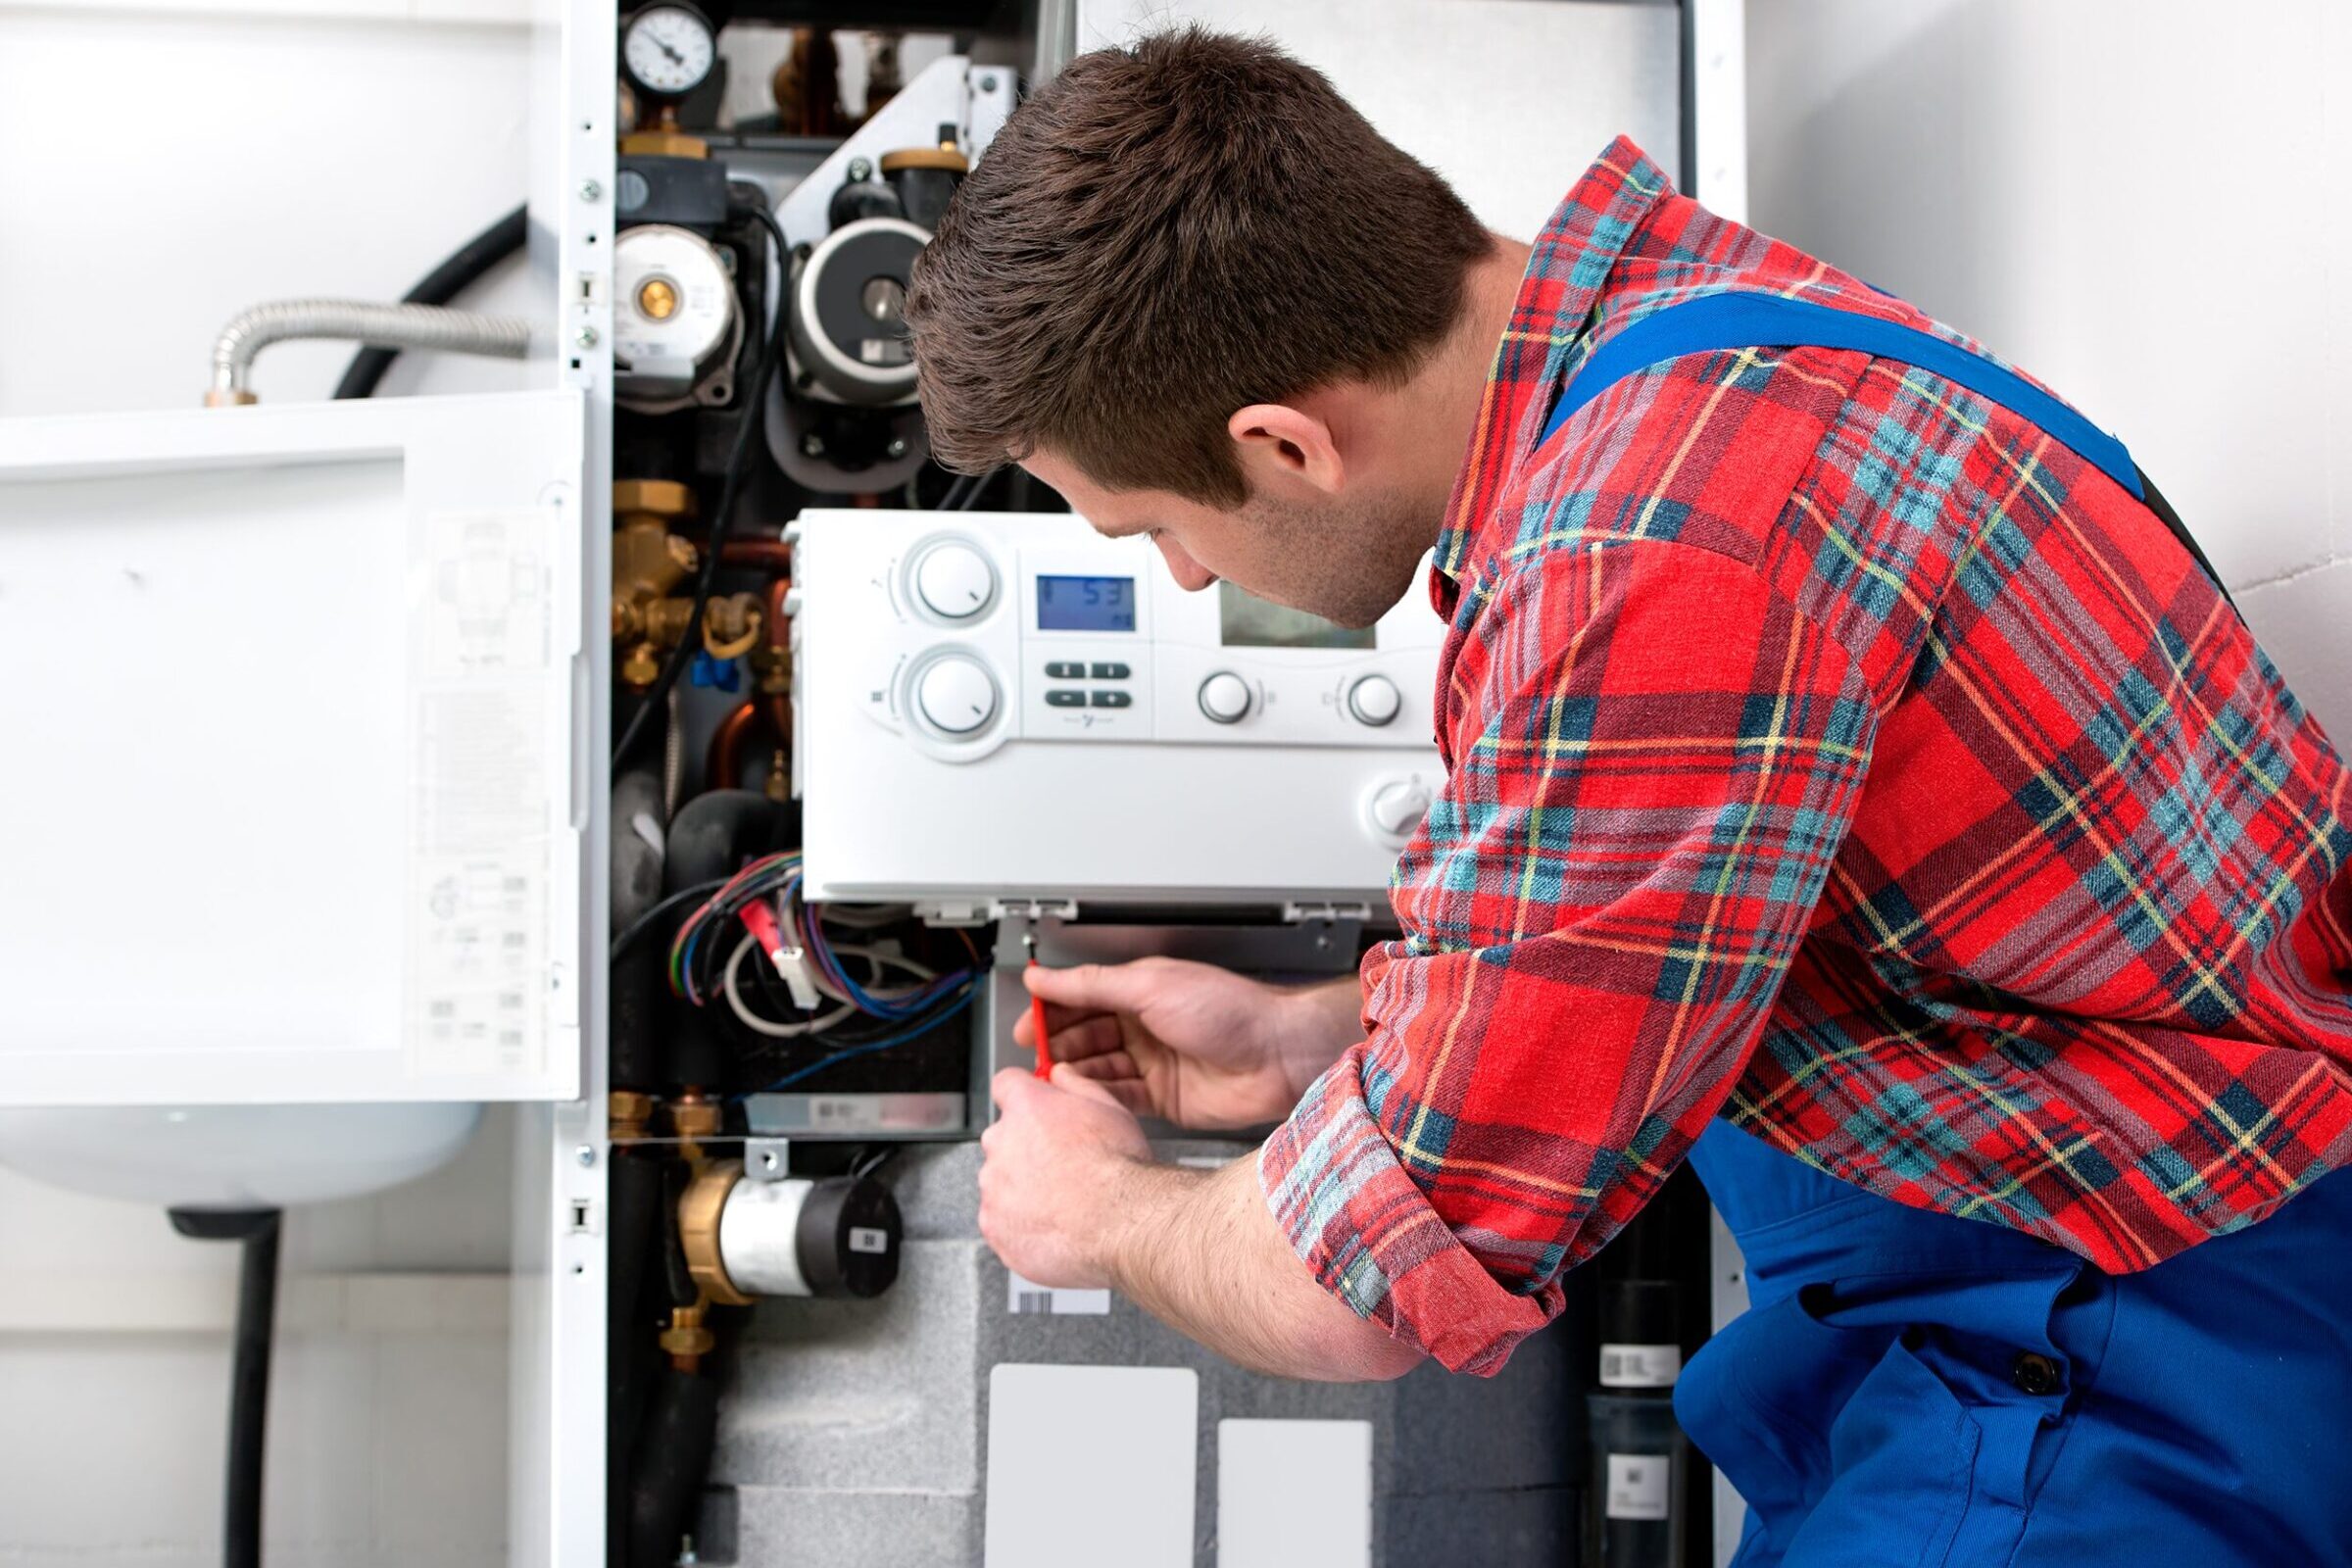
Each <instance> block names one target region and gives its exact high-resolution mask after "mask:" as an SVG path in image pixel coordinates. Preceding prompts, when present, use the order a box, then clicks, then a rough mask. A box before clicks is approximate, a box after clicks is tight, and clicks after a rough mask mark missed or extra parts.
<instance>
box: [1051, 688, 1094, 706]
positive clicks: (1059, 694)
mask: <svg viewBox="0 0 2352 1568" xmlns="http://www.w3.org/2000/svg"><path fill="white" fill-rule="evenodd" d="M1046 706H1047V707H1048V708H1084V707H1085V706H1086V693H1084V692H1082V691H1075V690H1073V689H1071V688H1069V687H1067V686H1064V687H1062V688H1061V689H1059V690H1057V691H1050V692H1048V693H1046Z"/></svg>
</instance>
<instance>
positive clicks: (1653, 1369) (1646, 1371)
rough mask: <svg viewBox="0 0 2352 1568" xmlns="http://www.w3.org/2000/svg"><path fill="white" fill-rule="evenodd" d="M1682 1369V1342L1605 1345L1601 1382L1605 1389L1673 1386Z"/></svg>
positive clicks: (1601, 1364) (1601, 1349)
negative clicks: (1677, 1343)
mask: <svg viewBox="0 0 2352 1568" xmlns="http://www.w3.org/2000/svg"><path fill="white" fill-rule="evenodd" d="M1682 1373H1683V1348H1682V1347H1681V1346H1679V1345H1604V1346H1602V1347H1601V1348H1600V1386H1601V1387H1602V1388H1604V1389H1671V1388H1673V1387H1674V1380H1675V1379H1676V1378H1678V1377H1680V1376H1682Z"/></svg>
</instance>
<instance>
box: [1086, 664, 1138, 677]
mask: <svg viewBox="0 0 2352 1568" xmlns="http://www.w3.org/2000/svg"><path fill="white" fill-rule="evenodd" d="M1134 673H1135V671H1134V670H1132V669H1129V668H1128V667H1127V666H1126V665H1125V664H1097V665H1096V666H1095V667H1094V671H1093V674H1094V678H1095V679H1096V680H1125V679H1126V678H1127V677H1128V676H1130V675H1132V674H1134Z"/></svg>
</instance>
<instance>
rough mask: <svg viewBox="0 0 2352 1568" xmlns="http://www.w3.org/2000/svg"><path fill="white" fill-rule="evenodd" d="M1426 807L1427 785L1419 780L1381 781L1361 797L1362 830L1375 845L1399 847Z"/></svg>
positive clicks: (1409, 835) (1426, 810)
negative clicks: (1366, 832)
mask: <svg viewBox="0 0 2352 1568" xmlns="http://www.w3.org/2000/svg"><path fill="white" fill-rule="evenodd" d="M1429 807H1430V793H1429V786H1428V785H1426V784H1424V783H1422V782H1421V781H1420V780H1419V779H1417V778H1390V779H1383V780H1381V781H1380V782H1379V783H1377V784H1375V785H1373V786H1372V788H1371V790H1370V791H1368V792H1367V793H1366V794H1365V796H1364V827H1365V828H1366V830H1367V831H1369V832H1370V833H1371V835H1372V837H1373V839H1374V840H1375V841H1376V842H1379V843H1383V844H1388V845H1390V846H1392V847H1395V848H1402V847H1403V845H1404V841H1405V840H1406V839H1408V838H1411V837H1412V834H1413V829H1414V828H1416V827H1419V826H1420V825H1421V818H1422V817H1424V816H1426V815H1428V814H1429Z"/></svg>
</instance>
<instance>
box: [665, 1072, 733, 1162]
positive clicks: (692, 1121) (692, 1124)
mask: <svg viewBox="0 0 2352 1568" xmlns="http://www.w3.org/2000/svg"><path fill="white" fill-rule="evenodd" d="M725 1119H726V1109H725V1107H724V1106H722V1105H720V1104H719V1103H718V1102H717V1101H715V1100H711V1099H710V1098H708V1097H706V1096H705V1095H703V1094H702V1093H701V1092H700V1091H699V1090H693V1089H689V1090H687V1091H686V1092H685V1093H684V1094H682V1095H680V1096H679V1097H678V1098H677V1099H675V1100H673V1101H671V1102H670V1103H669V1125H670V1130H671V1131H673V1132H675V1133H676V1134H677V1135H678V1152H679V1153H680V1154H682V1155H683V1156H685V1157H686V1158H687V1159H688V1160H691V1161H693V1162H694V1163H695V1164H696V1165H697V1166H700V1165H701V1163H702V1161H703V1146H704V1145H705V1144H707V1143H709V1142H710V1141H711V1139H713V1138H716V1137H717V1136H718V1133H719V1128H720V1126H721V1124H722V1123H723V1122H724V1121H725Z"/></svg>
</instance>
